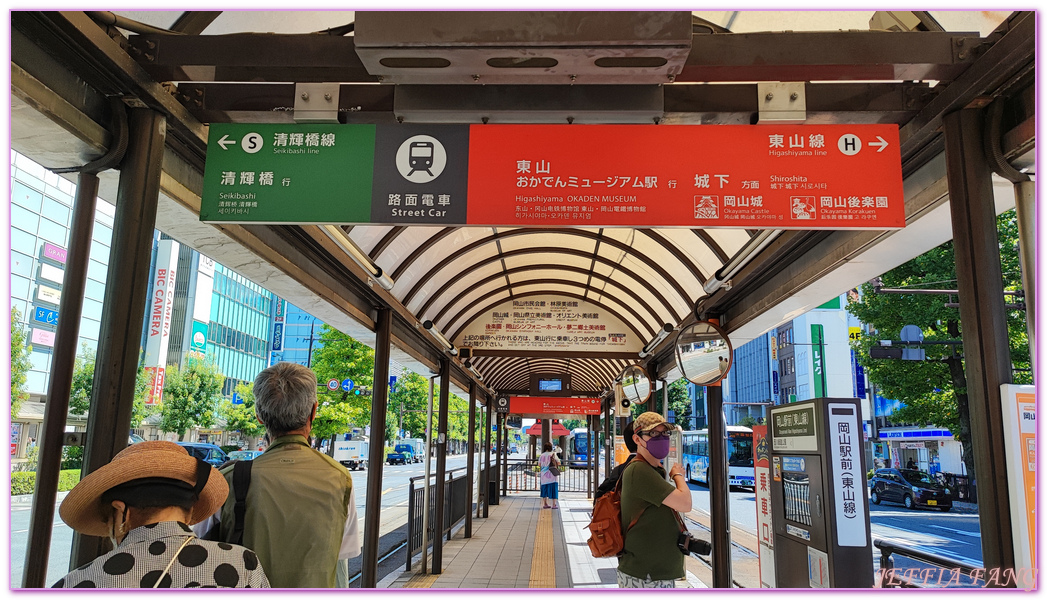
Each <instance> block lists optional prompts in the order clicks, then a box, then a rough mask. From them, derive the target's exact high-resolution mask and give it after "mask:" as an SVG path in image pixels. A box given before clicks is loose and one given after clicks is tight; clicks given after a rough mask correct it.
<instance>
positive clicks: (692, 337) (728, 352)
mask: <svg viewBox="0 0 1047 600" xmlns="http://www.w3.org/2000/svg"><path fill="white" fill-rule="evenodd" d="M733 357H734V352H732V348H731V340H729V339H727V334H726V333H724V332H723V330H722V329H720V327H719V326H718V325H715V324H713V323H708V322H704V321H703V322H701V323H695V324H694V325H691V326H690V327H687V328H685V329H683V330H682V331H680V335H679V336H677V337H676V366H677V367H679V368H680V372H681V373H683V376H684V377H685V378H686V379H687V380H688V381H690V382H691V383H694V384H696V385H712V384H714V383H716V382H717V381H720V380H721V379H723V378H724V377H726V376H727V372H728V371H729V370H730V369H731V363H732V362H733V360H734V358H733Z"/></svg>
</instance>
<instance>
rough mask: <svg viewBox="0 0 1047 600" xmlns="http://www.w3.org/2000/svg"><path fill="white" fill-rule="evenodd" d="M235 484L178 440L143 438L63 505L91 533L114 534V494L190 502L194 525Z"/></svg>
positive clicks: (160, 502) (66, 516) (154, 502)
mask: <svg viewBox="0 0 1047 600" xmlns="http://www.w3.org/2000/svg"><path fill="white" fill-rule="evenodd" d="M228 495H229V484H227V483H226V481H225V478H224V477H222V475H221V474H220V473H218V470H217V469H215V468H214V467H212V466H211V465H209V464H208V463H206V462H204V461H202V460H200V459H199V458H195V457H193V456H190V455H189V453H188V452H186V450H185V448H183V447H181V446H179V445H178V444H175V443H173V442H139V443H137V444H133V445H131V446H128V447H127V448H126V449H124V450H122V451H120V453H119V454H117V455H116V456H115V457H113V460H112V462H110V463H109V464H107V465H105V466H103V467H102V468H100V469H98V470H97V471H95V472H93V473H91V474H90V475H88V476H87V477H84V478H83V479H81V480H80V482H79V483H77V484H76V486H75V487H73V489H72V490H70V492H69V494H68V495H67V496H66V497H65V500H63V501H62V504H61V506H60V507H59V509H58V513H59V514H60V515H61V517H62V520H63V521H65V522H66V524H67V525H69V526H70V527H72V528H73V529H75V530H76V531H78V532H80V533H82V534H85V535H94V536H99V537H106V536H108V535H109V526H108V521H109V515H110V511H111V505H110V502H111V501H112V500H121V499H128V498H133V499H135V501H131V500H129V502H131V503H132V504H138V503H142V502H144V503H145V504H144V506H175V505H178V504H181V503H182V502H185V503H187V504H188V503H190V502H191V506H192V510H191V512H190V518H189V522H188V524H189V525H193V524H196V523H199V522H200V521H203V520H204V519H206V518H207V517H209V516H211V515H212V514H213V513H214V512H215V511H216V510H218V509H219V508H220V507H221V506H222V504H224V503H225V499H226V496H228Z"/></svg>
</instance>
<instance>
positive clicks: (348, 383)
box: [342, 379, 353, 392]
mask: <svg viewBox="0 0 1047 600" xmlns="http://www.w3.org/2000/svg"><path fill="white" fill-rule="evenodd" d="M352 389H353V380H352V379H343V380H342V391H343V392H348V391H351V390H352Z"/></svg>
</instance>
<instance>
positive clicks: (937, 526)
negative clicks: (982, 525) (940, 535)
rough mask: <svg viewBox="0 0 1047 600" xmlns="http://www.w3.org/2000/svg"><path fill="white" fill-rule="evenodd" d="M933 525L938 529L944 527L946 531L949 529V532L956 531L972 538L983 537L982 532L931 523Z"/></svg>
mask: <svg viewBox="0 0 1047 600" xmlns="http://www.w3.org/2000/svg"><path fill="white" fill-rule="evenodd" d="M931 527H934V528H936V529H944V530H945V531H948V532H951V533H955V534H957V535H965V536H967V537H972V538H978V539H981V537H982V534H980V533H971V532H970V531H960V530H959V529H953V528H952V527H942V526H941V525H931Z"/></svg>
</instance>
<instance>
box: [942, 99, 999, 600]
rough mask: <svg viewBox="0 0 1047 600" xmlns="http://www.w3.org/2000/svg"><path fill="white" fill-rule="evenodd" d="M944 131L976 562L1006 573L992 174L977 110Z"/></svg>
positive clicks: (957, 115) (957, 116)
mask: <svg viewBox="0 0 1047 600" xmlns="http://www.w3.org/2000/svg"><path fill="white" fill-rule="evenodd" d="M942 124H943V126H944V129H945V161H946V170H947V173H946V176H947V178H948V182H949V205H950V211H951V213H952V229H953V246H954V248H955V251H956V281H957V284H958V289H959V291H960V320H961V321H962V323H963V352H964V357H965V361H964V368H965V370H966V378H967V402H968V407H969V410H970V421H971V441H972V445H973V449H974V463H975V483H976V486H977V488H976V489H977V493H978V505H979V507H978V520H979V523H980V525H981V539H982V562H983V564H984V565H985V568H986V569H987V570H988V569H992V568H996V567H999V568H1000V570H1001V572H1006V569H1013V568H1014V546H1013V540H1012V535H1011V506H1010V502H1009V500H1008V490H1007V468H1006V460H1005V444H1006V439H1007V438H1006V437H1005V436H1004V430H1003V419H1004V416H1003V410H1002V406H1001V404H1002V400H1001V392H1000V385H1002V384H1004V383H1010V382H1011V361H1010V349H1009V346H1008V343H1007V321H1006V316H1005V315H1006V313H1005V307H1004V301H1003V276H1002V270H1001V268H1000V249H999V242H998V236H997V234H996V210H995V204H994V201H993V190H992V180H991V173H992V171H991V168H990V166H989V164H988V162H987V160H986V158H985V152H984V149H983V148H984V147H983V144H982V140H983V131H982V129H983V116H982V111H981V110H976V109H963V110H959V111H956V112H954V113H951V114H948V115H946V116H945V117H944V118H943V119H942ZM1009 587H1013V584H1012V585H1011V586H1009Z"/></svg>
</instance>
